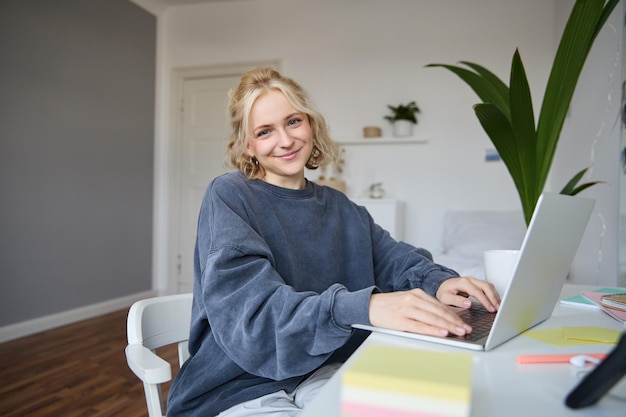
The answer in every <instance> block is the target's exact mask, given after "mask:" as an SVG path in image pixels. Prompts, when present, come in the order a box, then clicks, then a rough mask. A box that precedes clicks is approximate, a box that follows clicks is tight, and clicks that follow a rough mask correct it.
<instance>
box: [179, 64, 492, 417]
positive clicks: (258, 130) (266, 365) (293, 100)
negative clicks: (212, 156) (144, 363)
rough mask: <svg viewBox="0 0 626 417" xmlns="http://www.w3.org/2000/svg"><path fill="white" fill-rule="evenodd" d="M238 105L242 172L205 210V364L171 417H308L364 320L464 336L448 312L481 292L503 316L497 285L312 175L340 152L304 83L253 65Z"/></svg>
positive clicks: (199, 293) (182, 378)
mask: <svg viewBox="0 0 626 417" xmlns="http://www.w3.org/2000/svg"><path fill="white" fill-rule="evenodd" d="M228 110H229V116H230V122H231V125H232V129H233V133H232V135H231V138H230V142H229V144H228V151H229V155H230V160H231V162H232V164H233V165H234V166H235V167H236V168H237V169H238V171H237V172H233V173H228V174H225V175H222V176H220V177H218V178H216V179H215V180H214V181H213V182H212V183H211V184H210V185H209V187H208V188H207V191H206V193H205V196H204V200H203V202H202V208H201V211H200V215H199V221H198V235H197V241H196V251H195V281H194V302H193V309H192V323H191V333H190V339H189V350H190V353H191V357H190V358H189V360H188V361H187V362H185V364H184V365H183V367H182V369H181V370H180V372H179V374H178V375H177V377H176V379H175V381H174V383H173V385H172V387H171V390H170V395H169V401H168V409H169V411H168V416H213V415H216V414H219V415H220V416H231V417H232V416H252V415H254V416H259V415H265V416H270V415H271V416H295V415H297V414H298V412H299V410H300V409H301V408H302V407H303V406H304V405H305V404H306V403H307V401H308V400H309V399H310V398H312V397H313V396H314V394H315V393H316V391H317V389H318V388H319V387H320V386H322V385H323V383H324V382H325V381H326V380H327V379H328V378H329V377H330V376H331V375H332V373H333V372H334V370H335V369H336V368H337V367H338V365H337V364H340V363H341V362H343V361H344V360H345V359H346V358H347V357H349V355H350V354H351V353H353V352H354V350H355V349H356V348H357V347H358V346H359V344H360V343H361V342H362V341H363V340H364V337H365V336H367V334H364V332H356V331H354V330H353V329H352V328H351V325H352V324H354V323H365V324H372V325H376V326H380V327H387V328H390V329H398V330H405V331H410V332H416V333H424V334H429V335H438V336H446V335H448V334H450V333H451V334H456V335H464V334H466V333H468V332H471V328H470V327H469V326H468V325H467V324H465V323H463V321H461V319H460V318H459V317H458V316H457V315H456V314H454V313H452V312H451V310H450V309H448V308H447V307H446V304H447V305H454V306H458V307H464V308H467V307H469V305H470V304H471V303H470V302H469V300H468V299H467V295H471V296H473V297H475V298H476V299H477V300H478V301H479V302H480V303H481V304H483V305H484V306H485V307H486V308H487V309H488V310H490V311H496V310H497V308H498V304H499V301H500V300H499V297H498V295H497V293H496V292H495V290H494V288H493V286H492V285H491V284H489V283H487V282H485V281H482V280H478V279H475V278H472V277H464V278H460V277H458V274H457V273H456V272H454V271H453V270H451V269H448V268H445V267H443V266H440V265H437V264H435V263H433V262H432V260H431V259H430V256H429V253H428V251H426V250H424V249H418V248H415V247H413V246H411V245H408V244H406V243H404V242H396V241H395V240H394V239H393V238H391V237H390V235H389V233H388V232H387V231H385V230H383V229H382V228H380V227H379V226H378V225H376V224H375V223H374V221H373V220H372V218H371V217H370V216H369V214H368V213H367V211H366V210H365V209H364V208H363V207H359V206H357V205H355V204H354V203H352V202H351V201H350V200H349V199H348V198H347V197H346V196H345V195H344V194H342V193H340V192H339V191H336V190H334V189H332V188H328V187H323V186H319V185H316V184H314V183H312V182H310V181H308V180H307V179H306V178H305V176H304V168H305V167H307V168H310V169H315V168H317V167H319V166H323V165H325V164H328V163H332V162H333V161H335V160H336V158H337V146H336V144H335V143H334V142H333V141H332V140H331V139H330V138H329V135H328V129H327V126H326V123H325V121H324V118H323V117H322V116H321V115H320V114H319V113H317V112H316V111H315V110H313V109H312V108H311V106H310V105H309V99H308V97H307V94H306V93H305V92H304V90H303V89H302V88H301V87H300V86H299V85H298V84H297V83H296V82H294V81H293V80H291V79H289V78H286V77H283V76H282V75H280V74H279V73H278V72H276V71H274V70H271V69H267V68H261V69H255V70H251V71H249V72H247V73H246V74H244V75H243V76H242V78H241V81H240V83H239V85H238V86H237V88H236V89H235V90H234V91H231V93H230V101H229V106H228ZM220 413H221V414H220Z"/></svg>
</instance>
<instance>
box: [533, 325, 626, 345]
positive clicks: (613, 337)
mask: <svg viewBox="0 0 626 417" xmlns="http://www.w3.org/2000/svg"><path fill="white" fill-rule="evenodd" d="M620 334H621V333H620V332H618V331H616V330H611V329H605V328H602V327H595V326H587V327H557V328H555V329H542V330H528V331H526V332H524V333H523V335H524V336H527V337H530V338H532V339H535V340H538V341H540V342H543V343H547V344H549V345H552V346H556V347H570V346H581V345H591V344H598V343H612V344H615V343H617V339H618V338H619V335H620Z"/></svg>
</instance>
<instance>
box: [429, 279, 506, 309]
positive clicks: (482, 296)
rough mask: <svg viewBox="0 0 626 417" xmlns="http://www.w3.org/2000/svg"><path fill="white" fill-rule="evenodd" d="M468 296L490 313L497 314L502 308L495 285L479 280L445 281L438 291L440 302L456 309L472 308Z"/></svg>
mask: <svg viewBox="0 0 626 417" xmlns="http://www.w3.org/2000/svg"><path fill="white" fill-rule="evenodd" d="M467 296H472V297H474V298H475V299H476V300H477V301H478V302H479V303H480V304H482V305H483V306H484V307H485V308H486V309H487V310H488V311H491V312H496V311H498V308H499V307H500V295H499V294H498V292H497V291H496V289H495V287H494V286H493V284H492V283H490V282H487V281H484V280H481V279H478V278H474V277H460V278H450V279H448V280H446V281H444V282H443V283H442V284H441V285H440V286H439V290H438V291H437V299H438V300H439V301H441V302H442V303H444V304H447V305H453V306H456V307H462V308H469V307H471V302H470V301H469V300H468V299H467Z"/></svg>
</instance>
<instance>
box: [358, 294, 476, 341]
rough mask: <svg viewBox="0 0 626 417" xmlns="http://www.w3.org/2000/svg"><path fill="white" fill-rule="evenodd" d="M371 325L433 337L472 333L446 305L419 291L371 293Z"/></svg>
mask: <svg viewBox="0 0 626 417" xmlns="http://www.w3.org/2000/svg"><path fill="white" fill-rule="evenodd" d="M370 322H371V323H372V325H374V326H378V327H384V328H388V329H394V330H402V331H408V332H412V333H421V334H428V335H433V336H446V335H447V334H448V333H453V334H456V335H459V336H462V335H465V334H466V333H469V332H471V330H472V329H471V327H470V326H468V325H467V324H465V323H464V322H463V321H462V320H461V319H460V318H459V316H457V315H456V314H454V312H452V311H451V310H450V309H449V308H447V307H446V306H445V305H444V304H442V303H441V302H439V301H438V300H436V299H435V298H433V297H431V296H430V295H428V294H426V293H425V292H424V291H422V290H420V289H415V290H410V291H402V292H394V293H383V294H372V296H371V298H370Z"/></svg>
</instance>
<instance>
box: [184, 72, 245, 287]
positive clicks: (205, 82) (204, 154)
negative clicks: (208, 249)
mask: <svg viewBox="0 0 626 417" xmlns="http://www.w3.org/2000/svg"><path fill="white" fill-rule="evenodd" d="M238 80H239V77H220V78H207V79H199V80H187V81H185V82H184V84H183V108H182V112H181V113H182V127H183V128H182V141H181V147H180V149H181V154H180V155H181V158H180V184H181V187H180V194H179V195H180V209H179V211H178V213H179V216H180V219H179V222H178V224H179V230H180V238H179V242H180V247H179V256H178V260H177V261H178V262H179V267H178V274H179V276H178V280H177V285H176V287H177V288H176V289H177V292H179V293H180V292H190V291H191V290H192V286H193V252H194V245H195V239H196V224H197V221H198V211H199V209H200V203H201V202H202V196H203V194H204V190H205V189H206V186H207V185H208V183H209V182H210V181H211V180H212V179H213V178H215V177H216V176H218V175H220V174H222V173H224V172H225V171H226V167H225V164H224V158H225V149H226V144H227V143H228V135H229V134H228V124H227V120H226V103H227V92H228V90H229V89H230V88H232V87H233V86H234V85H236V84H237V82H238Z"/></svg>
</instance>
